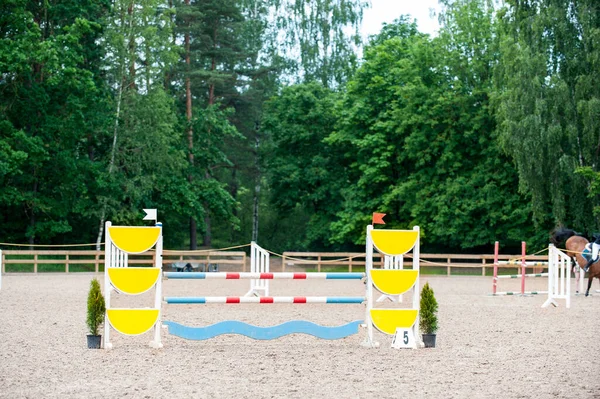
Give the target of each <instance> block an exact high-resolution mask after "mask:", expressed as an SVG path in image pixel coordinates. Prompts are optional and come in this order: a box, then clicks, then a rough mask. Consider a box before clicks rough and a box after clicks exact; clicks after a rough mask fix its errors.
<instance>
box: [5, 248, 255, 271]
mask: <svg viewBox="0 0 600 399" xmlns="http://www.w3.org/2000/svg"><path fill="white" fill-rule="evenodd" d="M246 257H247V256H246V253H245V252H243V251H207V252H197V253H191V252H190V251H164V253H163V264H164V265H165V266H170V265H169V264H171V263H175V262H190V263H204V264H216V265H234V266H239V267H241V268H242V270H243V271H246ZM128 264H129V265H130V266H152V265H153V264H154V251H148V252H145V253H143V254H139V255H129V259H128ZM10 265H25V266H29V267H30V269H29V271H25V272H33V273H38V272H39V269H40V267H39V266H40V265H56V266H58V267H60V268H61V269H62V268H64V272H65V273H69V272H72V271H71V270H70V268H69V266H72V265H89V266H90V270H89V271H93V272H95V273H99V272H100V271H101V269H102V268H103V267H104V251H46V250H43V251H42V250H39V251H37V250H34V251H26V250H3V251H2V268H3V271H4V272H6V270H7V269H8V273H11V270H10V269H11V267H10ZM53 271H61V270H53Z"/></svg>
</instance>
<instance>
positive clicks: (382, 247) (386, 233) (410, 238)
mask: <svg viewBox="0 0 600 399" xmlns="http://www.w3.org/2000/svg"><path fill="white" fill-rule="evenodd" d="M417 237H418V232H417V231H415V230H371V238H372V239H373V245H375V248H377V250H378V251H379V252H381V253H383V254H385V255H391V256H395V255H403V254H405V253H407V252H408V251H410V250H411V249H412V248H413V247H414V246H415V243H416V242H417Z"/></svg>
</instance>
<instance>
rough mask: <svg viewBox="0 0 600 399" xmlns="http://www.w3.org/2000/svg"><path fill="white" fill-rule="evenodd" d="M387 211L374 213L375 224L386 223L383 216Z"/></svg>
mask: <svg viewBox="0 0 600 399" xmlns="http://www.w3.org/2000/svg"><path fill="white" fill-rule="evenodd" d="M384 216H385V213H373V224H385V222H384V221H383V217H384Z"/></svg>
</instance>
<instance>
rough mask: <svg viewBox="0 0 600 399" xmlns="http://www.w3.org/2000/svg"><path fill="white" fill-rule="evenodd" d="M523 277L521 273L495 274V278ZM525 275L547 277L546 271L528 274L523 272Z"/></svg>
mask: <svg viewBox="0 0 600 399" xmlns="http://www.w3.org/2000/svg"><path fill="white" fill-rule="evenodd" d="M521 277H523V275H522V274H506V275H502V276H496V278H497V279H499V278H521ZM525 277H548V273H530V274H525Z"/></svg>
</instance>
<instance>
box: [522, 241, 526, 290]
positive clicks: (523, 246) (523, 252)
mask: <svg viewBox="0 0 600 399" xmlns="http://www.w3.org/2000/svg"><path fill="white" fill-rule="evenodd" d="M525 246H526V243H525V241H521V255H522V260H521V295H525V266H526V264H527V263H526V261H525V256H526V248H525Z"/></svg>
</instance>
